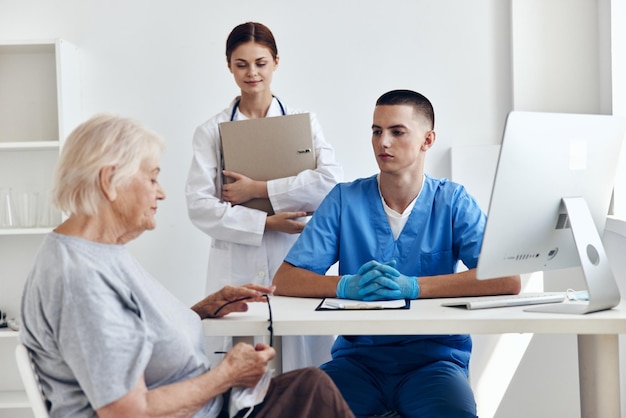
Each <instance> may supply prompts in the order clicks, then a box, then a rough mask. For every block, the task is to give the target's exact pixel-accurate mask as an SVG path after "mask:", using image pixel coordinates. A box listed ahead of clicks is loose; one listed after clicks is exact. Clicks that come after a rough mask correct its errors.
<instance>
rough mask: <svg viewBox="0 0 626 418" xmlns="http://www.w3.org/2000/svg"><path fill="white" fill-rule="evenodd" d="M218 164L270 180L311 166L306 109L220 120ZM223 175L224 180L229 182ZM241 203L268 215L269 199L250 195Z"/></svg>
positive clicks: (230, 180) (312, 153)
mask: <svg viewBox="0 0 626 418" xmlns="http://www.w3.org/2000/svg"><path fill="white" fill-rule="evenodd" d="M219 126H220V138H221V141H222V165H223V168H224V169H225V170H229V171H234V172H237V173H240V174H243V175H245V176H246V177H250V178H251V179H254V180H264V181H267V180H273V179H277V178H283V177H290V176H295V175H297V174H298V173H300V172H301V171H303V170H314V169H315V167H316V165H315V149H314V148H313V134H312V132H311V116H310V114H309V113H298V114H293V115H285V116H275V117H269V118H259V119H246V120H238V121H232V122H222V123H220V125H219ZM232 181H233V179H232V178H230V177H224V182H225V183H229V182H232ZM243 205H244V206H247V207H250V208H254V209H259V210H264V211H265V212H267V213H269V214H270V215H272V214H273V213H274V210H273V209H272V205H271V203H270V201H269V199H252V200H250V201H248V202H245V203H243Z"/></svg>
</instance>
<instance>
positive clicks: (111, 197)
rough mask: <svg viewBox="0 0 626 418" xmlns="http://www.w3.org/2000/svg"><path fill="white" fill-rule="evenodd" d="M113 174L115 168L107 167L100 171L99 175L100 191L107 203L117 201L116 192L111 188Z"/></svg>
mask: <svg viewBox="0 0 626 418" xmlns="http://www.w3.org/2000/svg"><path fill="white" fill-rule="evenodd" d="M114 173H115V166H107V167H104V168H102V169H101V170H100V175H99V181H100V190H102V194H103V195H104V197H105V198H106V199H107V200H108V201H109V202H114V201H115V199H117V190H116V189H115V188H114V187H113V186H112V182H113V174H114Z"/></svg>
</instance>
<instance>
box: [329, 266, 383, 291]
mask: <svg viewBox="0 0 626 418" xmlns="http://www.w3.org/2000/svg"><path fill="white" fill-rule="evenodd" d="M380 265H381V263H379V262H378V261H375V260H372V261H368V262H367V263H365V264H363V265H362V266H361V267H359V270H358V271H357V273H356V274H346V275H344V276H342V277H341V279H339V282H338V283H337V297H338V298H342V299H355V300H377V299H378V297H377V296H375V295H373V293H374V292H375V291H376V290H378V289H380V288H381V286H380V285H378V284H377V283H376V280H377V279H378V278H380V277H382V276H383V273H382V272H380V271H379V270H377V267H378V266H380Z"/></svg>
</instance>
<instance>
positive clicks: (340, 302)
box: [320, 298, 406, 310]
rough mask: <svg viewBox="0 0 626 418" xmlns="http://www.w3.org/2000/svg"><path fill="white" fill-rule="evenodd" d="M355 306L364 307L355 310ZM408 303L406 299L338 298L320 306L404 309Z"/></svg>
mask: <svg viewBox="0 0 626 418" xmlns="http://www.w3.org/2000/svg"><path fill="white" fill-rule="evenodd" d="M354 306H362V308H354ZM405 306H406V301H405V300H404V299H398V300H372V301H365V300H352V299H338V298H326V299H324V302H323V303H322V305H321V306H320V308H322V309H347V310H350V309H394V308H404V307H405Z"/></svg>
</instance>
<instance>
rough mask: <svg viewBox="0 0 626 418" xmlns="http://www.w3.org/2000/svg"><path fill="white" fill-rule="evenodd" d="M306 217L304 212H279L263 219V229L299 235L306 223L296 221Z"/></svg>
mask: <svg viewBox="0 0 626 418" xmlns="http://www.w3.org/2000/svg"><path fill="white" fill-rule="evenodd" d="M305 216H307V213H306V212H281V213H275V214H274V215H270V216H268V217H267V218H265V229H266V230H268V231H280V232H285V233H287V234H299V233H300V232H302V230H303V229H304V226H305V225H306V223H304V222H302V221H299V220H297V219H298V218H303V217H305Z"/></svg>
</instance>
